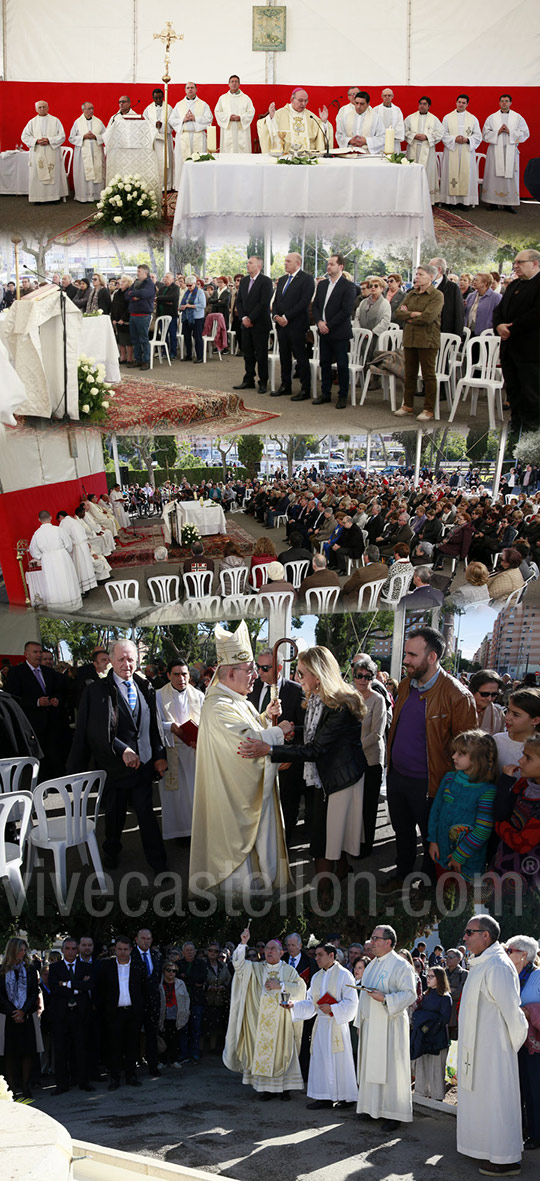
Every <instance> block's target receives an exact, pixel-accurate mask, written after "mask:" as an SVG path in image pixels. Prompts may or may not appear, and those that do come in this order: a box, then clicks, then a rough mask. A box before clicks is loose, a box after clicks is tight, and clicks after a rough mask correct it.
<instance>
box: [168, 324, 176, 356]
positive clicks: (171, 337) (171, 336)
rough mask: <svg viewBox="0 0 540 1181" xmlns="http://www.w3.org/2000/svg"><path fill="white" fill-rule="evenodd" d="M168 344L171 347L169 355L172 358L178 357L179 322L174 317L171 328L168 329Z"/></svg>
mask: <svg viewBox="0 0 540 1181" xmlns="http://www.w3.org/2000/svg"><path fill="white" fill-rule="evenodd" d="M167 344H168V346H169V354H170V356H171V357H176V353H177V349H178V320H177V318H176V316H173V317H172V319H171V322H170V324H169V327H168V329H167Z"/></svg>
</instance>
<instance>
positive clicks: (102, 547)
mask: <svg viewBox="0 0 540 1181" xmlns="http://www.w3.org/2000/svg"><path fill="white" fill-rule="evenodd" d="M88 507H89V502H88V501H83V502H82V504H79V505H77V508H76V509H75V516H76V517H77V518H78V519H79V520H80V521H82V523H83V525H84V528H85V530H86V536H87V537H88V539H89V541H90V549H91V551H92V553H97V554H99V555H100V556H102V557H104V558H108V556H109V554H112V553H114V550H115V548H116V547H115V544H114V538H113V535H112V533H111V530H110V529H106V528H104V527H103V526H102V525H98V522H97V520H94V518H93V517H92V515H91V514H90V512H87V508H88Z"/></svg>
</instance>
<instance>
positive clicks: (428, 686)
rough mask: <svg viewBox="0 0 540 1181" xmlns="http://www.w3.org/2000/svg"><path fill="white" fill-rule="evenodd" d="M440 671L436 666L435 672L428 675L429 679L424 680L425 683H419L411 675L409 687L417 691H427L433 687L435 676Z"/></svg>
mask: <svg viewBox="0 0 540 1181" xmlns="http://www.w3.org/2000/svg"><path fill="white" fill-rule="evenodd" d="M440 671H441V670H440V668H438V669H437V672H436V673H434V674H433V676H432V677H430V679H429V681H426V683H425V685H419V684H418V681H417V680H416V677H411V688H413V689H418V692H419V693H429V690H430V689H433V686H434V684H435V681H436V680H437V677H438V676H439V674H440Z"/></svg>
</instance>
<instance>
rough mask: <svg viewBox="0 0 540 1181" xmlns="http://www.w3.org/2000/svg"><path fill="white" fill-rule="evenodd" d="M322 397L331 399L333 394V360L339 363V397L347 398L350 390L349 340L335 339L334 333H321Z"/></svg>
mask: <svg viewBox="0 0 540 1181" xmlns="http://www.w3.org/2000/svg"><path fill="white" fill-rule="evenodd" d="M320 342H321V349H320V359H321V397H323V398H326V399H327V401H330V400H331V395H332V377H333V374H332V362H333V361H335V363H336V365H337V375H338V382H339V395H338V396H339V397H340V398H345V399H346V398H347V394H348V391H349V341H348V340H334V339H333V338H332V334H331V333H329V334H328V335H327V336H325V335H324V333H321V336H320Z"/></svg>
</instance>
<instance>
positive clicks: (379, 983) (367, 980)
mask: <svg viewBox="0 0 540 1181" xmlns="http://www.w3.org/2000/svg"><path fill="white" fill-rule="evenodd" d="M396 939H397V936H396V932H395V931H394V928H393V927H389V926H386V925H384V926H383V925H381V926H378V927H375V930H374V931H373V934H372V936H371V939H370V947H371V948H373V950H374V952H375V955H374V958H373V959H372V961H371V963H370V964H368V966H367V968H366V970H365V972H364V975H363V976H362V988H361V990H360V997H359V1002H358V1014H357V1017H356V1022H355V1024H356V1025H357V1027H358V1087H359V1089H358V1105H357V1111H358V1114H359V1115H360V1118H361V1119H362V1120H365V1121H366V1122H369V1121H370V1120H372V1119H379V1118H380V1117H381V1116H382V1117H384V1120H383V1124H382V1130H383V1132H394V1131H395V1130H396V1128H398V1127H399V1125H400V1123H410V1122H411V1121H412V1098H411V1056H410V1050H409V1015H408V1013H407V1009H408V1007H409V1005H412V1004H413V1003H414V1001H415V1000H416V983H415V975H414V969H413V968H411V965H410V964H408V963H407V960H404V959H402V957H401V956H400V955H398V954H397V952H396V951H395V946H396Z"/></svg>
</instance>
